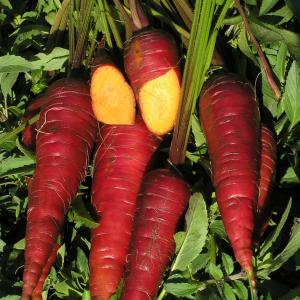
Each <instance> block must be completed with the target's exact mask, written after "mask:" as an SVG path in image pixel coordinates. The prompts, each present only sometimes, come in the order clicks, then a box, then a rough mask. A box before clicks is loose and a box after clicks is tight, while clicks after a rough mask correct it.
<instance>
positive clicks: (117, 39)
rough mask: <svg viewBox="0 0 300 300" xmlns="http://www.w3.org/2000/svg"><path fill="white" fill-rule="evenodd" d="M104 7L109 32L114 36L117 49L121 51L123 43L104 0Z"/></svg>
mask: <svg viewBox="0 0 300 300" xmlns="http://www.w3.org/2000/svg"><path fill="white" fill-rule="evenodd" d="M104 6H105V11H106V17H107V21H108V23H109V26H110V30H111V32H112V34H113V36H114V40H115V42H116V44H117V47H118V48H119V49H122V48H123V41H122V39H121V36H120V33H119V30H118V27H117V24H116V21H115V19H114V18H113V17H112V13H111V10H110V7H109V5H108V4H107V1H106V0H104Z"/></svg>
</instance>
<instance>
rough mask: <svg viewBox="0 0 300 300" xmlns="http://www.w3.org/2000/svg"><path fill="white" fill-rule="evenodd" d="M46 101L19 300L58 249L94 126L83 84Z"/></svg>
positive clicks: (60, 88)
mask: <svg viewBox="0 0 300 300" xmlns="http://www.w3.org/2000/svg"><path fill="white" fill-rule="evenodd" d="M45 97H46V98H47V99H48V100H47V104H46V105H45V106H43V108H42V111H41V114H40V118H39V120H38V122H37V139H36V159H37V166H36V170H35V174H34V177H33V180H32V182H31V187H30V189H29V203H28V212H27V226H26V237H25V238H26V248H25V266H24V273H23V291H22V297H21V299H22V300H27V299H30V298H31V296H32V293H33V290H34V289H35V288H36V286H37V285H38V281H39V279H40V278H41V275H42V272H43V268H44V266H45V265H46V263H47V261H48V259H49V257H50V255H51V251H52V249H53V247H54V246H55V244H56V239H57V237H58V234H59V231H60V230H61V228H62V226H63V222H64V216H65V213H66V212H67V209H68V208H69V205H70V203H71V201H72V199H73V198H74V197H75V195H76V193H77V190H78V187H79V184H80V182H81V181H82V180H83V178H84V177H85V173H86V168H87V165H88V162H89V157H90V153H91V151H92V149H93V146H94V141H95V135H96V127H97V122H96V120H95V118H94V116H93V112H92V107H91V99H90V96H89V88H88V86H87V84H86V83H85V82H83V81H81V80H75V79H63V80H59V81H57V82H55V83H54V84H52V85H51V86H50V87H49V89H48V91H47V93H46V95H45Z"/></svg>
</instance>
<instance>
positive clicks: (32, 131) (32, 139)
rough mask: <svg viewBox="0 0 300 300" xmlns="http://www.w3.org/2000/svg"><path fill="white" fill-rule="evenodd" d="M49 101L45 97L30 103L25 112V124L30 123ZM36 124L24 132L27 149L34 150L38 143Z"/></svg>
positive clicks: (26, 128) (23, 119)
mask: <svg viewBox="0 0 300 300" xmlns="http://www.w3.org/2000/svg"><path fill="white" fill-rule="evenodd" d="M47 101H48V99H47V98H43V97H37V98H35V99H34V100H33V101H32V102H30V103H29V105H28V107H27V108H26V110H25V114H24V116H23V118H22V121H23V122H27V121H29V120H30V119H31V118H33V117H34V116H35V115H36V114H38V113H39V112H40V110H41V108H42V107H43V106H45V105H46V103H47ZM36 134H37V133H36V123H34V124H31V125H27V126H26V127H25V128H24V130H23V131H22V143H23V145H24V146H26V147H27V148H29V149H31V150H34V149H35V143H36Z"/></svg>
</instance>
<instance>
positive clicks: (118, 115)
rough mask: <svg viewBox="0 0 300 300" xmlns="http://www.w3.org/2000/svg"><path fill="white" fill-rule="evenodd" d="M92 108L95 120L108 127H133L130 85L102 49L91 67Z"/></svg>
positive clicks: (133, 108)
mask: <svg viewBox="0 0 300 300" xmlns="http://www.w3.org/2000/svg"><path fill="white" fill-rule="evenodd" d="M90 91H91V97H92V107H93V111H94V114H95V116H96V119H97V120H98V121H100V122H102V123H105V124H109V125H133V124H134V121H135V98H134V93H133V91H132V89H131V87H130V85H129V84H128V83H127V82H126V79H125V77H124V75H123V74H122V72H121V71H120V70H119V69H118V67H117V66H116V65H115V64H114V63H113V62H112V60H111V59H110V58H109V56H108V54H107V53H106V52H104V50H103V49H100V51H98V54H97V57H96V58H95V60H94V62H93V66H92V80H91V90H90Z"/></svg>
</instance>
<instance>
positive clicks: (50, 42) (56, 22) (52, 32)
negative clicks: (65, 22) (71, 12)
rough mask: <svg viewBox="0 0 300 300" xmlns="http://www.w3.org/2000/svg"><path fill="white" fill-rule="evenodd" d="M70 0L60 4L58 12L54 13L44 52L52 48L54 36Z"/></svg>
mask: <svg viewBox="0 0 300 300" xmlns="http://www.w3.org/2000/svg"><path fill="white" fill-rule="evenodd" d="M69 3H70V0H64V1H63V2H62V4H61V7H60V8H59V10H58V12H57V13H56V16H55V19H54V22H53V24H52V26H51V29H50V32H49V37H48V41H47V45H46V50H47V51H50V50H51V49H53V48H54V45H55V41H56V34H57V32H58V31H59V26H60V23H61V21H62V18H63V16H64V14H65V13H67V11H68V7H69Z"/></svg>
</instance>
